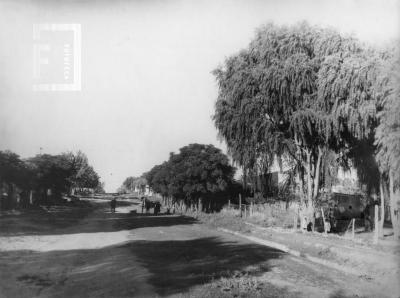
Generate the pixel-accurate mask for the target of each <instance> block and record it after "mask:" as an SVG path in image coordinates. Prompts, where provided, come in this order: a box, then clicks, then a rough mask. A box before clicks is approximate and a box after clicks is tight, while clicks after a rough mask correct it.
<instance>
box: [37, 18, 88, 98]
mask: <svg viewBox="0 0 400 298" xmlns="http://www.w3.org/2000/svg"><path fill="white" fill-rule="evenodd" d="M80 90H81V25H80V24H34V25H33V91H80Z"/></svg>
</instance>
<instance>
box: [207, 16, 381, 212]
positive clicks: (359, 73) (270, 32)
mask: <svg viewBox="0 0 400 298" xmlns="http://www.w3.org/2000/svg"><path fill="white" fill-rule="evenodd" d="M382 60H383V59H382V56H380V55H379V53H378V52H376V51H374V50H371V49H369V48H367V47H365V46H363V45H362V44H361V43H359V42H358V41H357V40H356V39H354V38H352V37H346V36H342V35H340V34H339V33H338V32H336V31H334V30H329V29H322V28H318V27H313V26H310V25H308V24H306V23H302V24H299V25H296V26H290V27H287V26H281V27H278V26H275V25H273V24H269V25H266V26H264V27H262V28H260V29H259V30H258V32H257V34H256V37H255V38H254V39H253V41H252V42H251V43H250V45H249V47H248V48H247V49H245V50H243V51H241V52H240V53H238V54H236V55H234V56H231V57H229V58H228V59H226V61H225V63H224V65H223V66H221V67H219V68H217V69H216V70H215V71H214V74H215V76H216V79H217V81H218V84H219V94H218V99H217V102H216V108H215V115H214V121H215V125H216V127H217V129H218V131H219V133H220V136H221V137H222V138H223V139H224V140H225V141H226V143H227V145H228V148H229V153H230V154H231V155H232V157H233V159H234V160H235V161H236V162H237V163H238V164H239V165H240V166H242V167H244V173H247V172H249V171H250V172H255V173H256V174H257V175H259V174H260V172H261V174H262V171H266V170H268V168H269V166H270V165H271V163H272V162H273V159H274V158H275V156H276V157H278V159H282V158H286V159H290V160H292V162H293V169H294V170H295V172H296V175H297V177H296V180H297V181H298V185H299V194H300V197H301V200H302V203H303V204H302V205H304V206H307V207H308V209H309V212H310V213H311V214H312V213H313V209H314V206H315V204H316V201H317V199H318V194H319V191H320V189H321V187H322V186H323V184H322V183H323V182H324V180H325V181H326V179H324V178H323V177H321V173H323V170H324V169H325V170H327V165H326V164H325V162H326V161H329V160H330V159H329V158H326V157H327V156H329V155H331V154H333V153H337V154H338V157H339V159H342V158H344V157H346V156H347V153H348V152H349V151H350V150H351V147H352V146H353V145H354V144H355V143H356V142H358V141H361V140H364V139H365V138H367V136H369V135H370V134H371V133H372V132H373V127H374V124H375V125H376V97H377V96H376V94H375V90H374V88H373V85H374V83H375V81H376V78H377V75H378V74H377V71H376V70H377V69H378V66H379V65H380V64H381V63H382ZM346 148H347V149H346Z"/></svg>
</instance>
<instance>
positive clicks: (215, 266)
mask: <svg viewBox="0 0 400 298" xmlns="http://www.w3.org/2000/svg"><path fill="white" fill-rule="evenodd" d="M282 254H284V253H283V252H281V251H278V250H275V249H271V248H267V247H265V246H261V245H258V244H250V243H239V242H232V241H227V240H224V239H222V238H219V237H206V238H198V239H194V240H188V241H173V240H171V241H132V242H130V243H128V244H124V245H119V246H113V247H107V248H102V249H95V250H71V251H53V252H46V253H32V252H26V251H14V252H7V253H4V254H2V255H1V259H0V269H1V272H3V273H0V278H1V279H2V280H3V282H4V283H3V285H4V287H3V289H2V291H4V293H5V294H9V295H11V296H9V297H30V296H29V295H30V294H32V293H34V292H35V291H36V293H40V295H38V296H45V297H133V296H136V297H143V296H154V295H155V294H157V295H160V296H166V295H170V294H175V293H185V292H188V291H189V288H190V287H193V286H196V285H202V284H205V283H208V282H211V281H212V280H213V279H219V278H220V277H231V276H237V275H238V274H239V275H241V274H244V272H247V273H248V274H250V275H258V274H261V273H263V272H266V271H268V270H270V264H269V262H268V261H269V260H271V259H275V258H279V257H280V256H281V255H282ZM5 260H7V262H4V261H5ZM249 266H250V267H249ZM251 267H252V268H253V269H251ZM5 272H7V273H5ZM43 281H45V282H43Z"/></svg>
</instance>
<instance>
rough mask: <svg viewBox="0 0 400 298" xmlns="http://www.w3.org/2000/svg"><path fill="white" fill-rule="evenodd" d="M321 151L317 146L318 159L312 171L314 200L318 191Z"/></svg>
mask: <svg viewBox="0 0 400 298" xmlns="http://www.w3.org/2000/svg"><path fill="white" fill-rule="evenodd" d="M322 155H323V151H322V149H321V148H320V147H318V159H317V164H316V166H315V173H314V177H315V178H314V194H313V200H315V199H316V198H317V196H318V193H319V177H320V169H321V160H322Z"/></svg>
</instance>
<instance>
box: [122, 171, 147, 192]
mask: <svg viewBox="0 0 400 298" xmlns="http://www.w3.org/2000/svg"><path fill="white" fill-rule="evenodd" d="M146 185H147V180H146V178H144V177H143V175H142V176H141V177H132V176H131V177H128V178H126V179H125V181H124V182H123V183H122V186H121V187H120V189H121V190H123V191H125V192H133V191H135V189H139V192H140V193H144V192H145V190H146Z"/></svg>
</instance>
